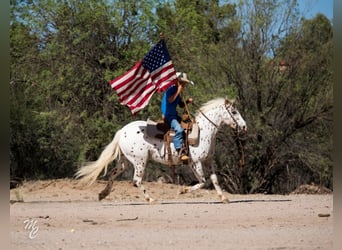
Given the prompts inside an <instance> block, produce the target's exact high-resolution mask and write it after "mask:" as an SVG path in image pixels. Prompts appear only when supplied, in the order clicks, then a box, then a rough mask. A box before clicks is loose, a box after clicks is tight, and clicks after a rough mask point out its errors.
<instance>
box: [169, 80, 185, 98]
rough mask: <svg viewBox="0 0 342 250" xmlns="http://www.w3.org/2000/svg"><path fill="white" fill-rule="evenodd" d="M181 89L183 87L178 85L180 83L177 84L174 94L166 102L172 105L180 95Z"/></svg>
mask: <svg viewBox="0 0 342 250" xmlns="http://www.w3.org/2000/svg"><path fill="white" fill-rule="evenodd" d="M182 89H183V85H182V84H180V83H178V84H177V91H176V93H174V94H173V95H172V96H170V97H169V98H168V99H167V101H168V102H169V103H173V102H174V101H175V100H176V99H177V97H178V96H179V94H180V93H181V91H182Z"/></svg>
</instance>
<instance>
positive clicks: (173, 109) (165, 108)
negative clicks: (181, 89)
mask: <svg viewBox="0 0 342 250" xmlns="http://www.w3.org/2000/svg"><path fill="white" fill-rule="evenodd" d="M177 89H178V87H177V86H175V85H172V86H171V87H170V88H168V89H167V90H166V91H165V92H164V95H163V99H162V103H161V111H162V114H163V115H164V118H165V119H166V121H168V122H171V120H172V119H177V117H178V113H177V105H178V104H179V103H180V102H181V101H182V98H181V95H178V96H177V98H176V100H174V102H171V103H170V102H169V101H168V99H169V98H170V97H171V96H172V95H174V94H175V93H176V92H177Z"/></svg>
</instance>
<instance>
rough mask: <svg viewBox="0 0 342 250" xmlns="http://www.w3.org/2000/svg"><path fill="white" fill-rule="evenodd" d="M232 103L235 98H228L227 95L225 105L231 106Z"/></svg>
mask: <svg viewBox="0 0 342 250" xmlns="http://www.w3.org/2000/svg"><path fill="white" fill-rule="evenodd" d="M234 103H235V98H234V99H232V100H229V99H228V98H227V97H226V98H225V104H226V105H228V104H230V105H232V106H233V105H234Z"/></svg>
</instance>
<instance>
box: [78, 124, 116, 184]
mask: <svg viewBox="0 0 342 250" xmlns="http://www.w3.org/2000/svg"><path fill="white" fill-rule="evenodd" d="M119 139H120V130H119V131H117V132H116V134H115V136H114V138H113V140H112V142H111V143H109V144H108V145H107V146H106V147H105V149H104V150H103V151H102V153H101V155H100V157H99V158H98V159H97V160H96V161H92V162H87V163H86V164H85V165H83V166H82V167H81V168H80V169H79V170H78V171H77V172H76V174H75V176H76V178H80V181H81V182H82V183H86V182H88V183H89V185H91V184H92V183H94V181H95V180H96V178H97V177H98V176H99V175H100V173H101V172H102V170H103V169H105V172H104V175H106V174H107V168H108V165H109V164H110V163H111V162H112V161H114V160H115V159H116V158H117V157H118V156H119V157H120V154H121V150H120V147H119Z"/></svg>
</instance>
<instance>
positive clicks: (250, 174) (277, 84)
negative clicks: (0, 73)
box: [10, 0, 333, 193]
mask: <svg viewBox="0 0 342 250" xmlns="http://www.w3.org/2000/svg"><path fill="white" fill-rule="evenodd" d="M235 2H236V4H232V3H229V2H225V1H215V0H213V1H204V0H200V1H198V0H196V1H192V0H191V1H188V0H187V1H185V0H175V1H156V0H148V1H105V0H101V1H95V0H89V1H76V0H65V1H56V0H44V1H36V0H33V1H11V26H10V28H11V30H10V31H11V32H10V43H11V48H10V54H11V58H12V61H11V72H10V74H11V76H10V77H11V82H10V129H11V142H10V157H11V166H10V167H11V176H12V177H20V178H26V179H43V178H58V177H71V176H73V174H74V172H75V170H76V168H77V167H78V165H79V164H81V163H82V162H84V161H89V160H95V159H96V158H97V157H98V155H99V153H100V152H101V151H102V149H103V147H104V146H105V145H106V144H107V143H108V142H109V141H110V140H111V139H112V137H113V136H114V133H115V132H116V131H117V130H118V129H119V128H120V127H121V126H123V125H124V124H127V123H129V122H131V121H133V120H137V119H147V117H150V118H152V119H158V118H160V111H159V105H160V99H161V94H155V95H154V97H153V98H152V100H151V102H150V104H149V105H148V107H147V108H146V109H145V110H143V111H141V112H140V113H139V114H138V115H136V116H132V115H131V114H130V111H129V110H128V109H127V108H126V107H123V106H121V105H120V104H119V103H118V100H117V96H116V94H115V92H114V91H112V90H111V88H110V86H109V84H108V81H109V80H111V79H113V78H115V77H117V76H119V75H122V74H123V73H124V72H125V71H127V70H128V69H130V68H131V67H132V66H133V65H134V64H135V63H136V62H137V61H138V60H140V59H141V58H142V57H143V56H144V54H145V53H146V52H147V51H148V49H149V48H150V47H151V45H152V44H153V43H155V42H156V41H157V39H159V33H160V32H164V34H165V37H166V38H165V39H166V43H167V46H168V49H169V52H170V54H171V56H172V60H173V63H174V65H175V67H176V70H177V71H183V72H187V73H188V75H189V78H191V79H192V80H193V81H194V82H195V86H189V88H187V89H186V92H185V93H184V94H185V95H186V96H192V97H193V98H194V99H195V103H196V104H200V103H203V102H206V101H208V100H210V99H212V98H215V97H219V96H223V97H225V96H227V97H229V98H235V99H236V100H237V104H236V105H237V108H238V109H239V111H240V112H241V114H242V115H243V117H244V118H245V120H246V121H247V124H248V130H249V131H248V133H247V135H244V136H239V137H237V136H236V135H235V134H234V133H233V131H231V130H230V129H228V128H224V129H223V130H222V131H221V132H220V133H219V134H218V137H217V143H216V144H217V147H216V153H215V156H214V160H215V161H214V164H215V166H216V169H217V171H218V173H219V181H220V182H221V183H222V184H223V186H224V188H225V189H226V190H227V191H229V192H232V193H255V192H268V193H287V192H290V191H292V190H294V189H295V188H296V187H297V186H298V185H300V184H302V183H310V182H314V183H317V184H320V185H323V186H326V187H328V188H332V159H331V152H332V136H331V135H332V124H333V122H332V81H333V76H332V36H333V34H332V25H331V23H330V21H329V20H328V19H327V18H326V17H325V16H324V15H321V14H319V15H317V16H316V17H314V18H313V19H310V20H306V19H304V18H302V19H300V15H299V13H298V9H297V1H295V0H292V1H285V0H284V1H273V0H267V1H247V0H241V1H239V2H237V1H235ZM281 61H286V63H287V64H286V65H285V66H282V67H279V62H281ZM190 109H191V112H194V109H195V107H194V106H190ZM242 146H243V147H242ZM242 149H243V150H242ZM242 153H244V156H245V159H244V165H241V164H240V163H241V162H240V160H241V154H242ZM153 166H154V167H155V168H156V169H157V171H156V172H153V170H152V168H150V170H149V171H150V172H148V173H147V177H146V178H147V179H148V180H152V179H155V178H157V177H158V175H159V174H165V173H166V172H167V171H168V169H165V168H163V167H161V166H159V165H156V164H153ZM182 171H183V170H182ZM192 180H193V179H192V178H188V182H191V181H192ZM185 181H186V180H185Z"/></svg>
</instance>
